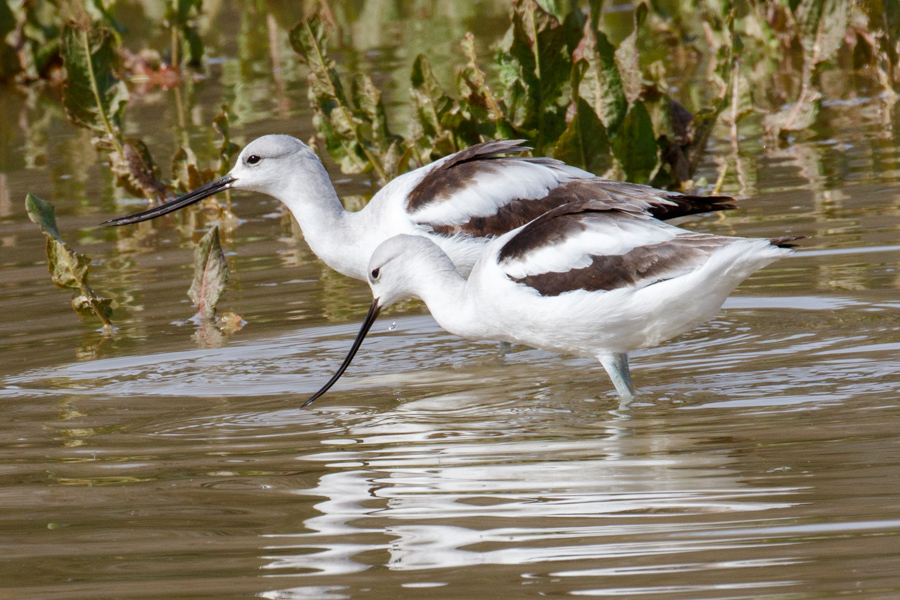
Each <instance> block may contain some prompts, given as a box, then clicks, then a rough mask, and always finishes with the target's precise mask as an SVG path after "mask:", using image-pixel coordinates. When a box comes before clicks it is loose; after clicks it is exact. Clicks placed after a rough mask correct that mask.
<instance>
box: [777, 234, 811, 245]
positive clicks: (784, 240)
mask: <svg viewBox="0 0 900 600" xmlns="http://www.w3.org/2000/svg"><path fill="white" fill-rule="evenodd" d="M805 239H806V236H805V235H785V236H782V237H777V238H771V239H770V240H769V243H770V244H772V245H773V246H777V247H779V248H796V247H797V244H794V243H793V242H796V241H797V240H805Z"/></svg>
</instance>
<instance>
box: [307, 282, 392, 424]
mask: <svg viewBox="0 0 900 600" xmlns="http://www.w3.org/2000/svg"><path fill="white" fill-rule="evenodd" d="M380 312H381V307H380V306H378V298H375V299H374V300H372V306H370V307H369V312H368V314H367V315H366V320H365V321H363V324H362V327H360V328H359V333H357V334H356V339H355V340H353V345H352V346H351V347H350V352H349V354H347V358H345V359H344V362H343V363H341V366H340V367H339V368H338V370H337V373H335V374H334V377H332V378H331V379H329V380H328V383H326V384H325V385H324V386H323V387H322V389H321V390H319V391H318V392H316V393H315V394H313V395H312V397H310V399H309V400H307V401H306V402H304V403H303V406H304V407H307V406H309V405H310V404H312V403H313V402H315V401H316V398H318V397H319V396H321V395H322V394H324V393H325V392H327V391H328V390H329V389H331V386H333V385H334V384H335V383H337V380H338V379H340V378H341V375H343V374H344V371H346V370H347V367H349V366H350V361H351V360H353V357H354V356H356V351H357V350H359V347H360V346H362V343H363V340H364V339H366V334H367V333H369V330H370V329H371V328H372V324H373V323H375V319H377V318H378V313H380Z"/></svg>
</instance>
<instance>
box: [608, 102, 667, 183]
mask: <svg viewBox="0 0 900 600" xmlns="http://www.w3.org/2000/svg"><path fill="white" fill-rule="evenodd" d="M612 148H613V154H614V155H615V157H616V158H617V159H618V161H619V164H620V165H621V166H622V170H623V171H624V172H625V179H626V180H627V181H633V182H635V183H647V182H648V181H649V180H650V175H651V174H652V173H653V171H654V170H655V169H656V164H657V161H658V159H657V152H658V146H657V144H656V135H655V134H654V133H653V122H652V121H651V120H650V114H649V113H648V112H647V107H646V106H644V103H643V102H641V101H640V100H639V101H637V102H634V103H632V105H631V106H629V107H628V113H627V114H626V115H625V120H624V121H623V122H622V126H621V128H620V130H619V133H618V135H617V136H616V137H615V138H613V140H612Z"/></svg>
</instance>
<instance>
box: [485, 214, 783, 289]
mask: <svg viewBox="0 0 900 600" xmlns="http://www.w3.org/2000/svg"><path fill="white" fill-rule="evenodd" d="M794 239H797V238H794V237H791V238H779V239H775V240H769V243H770V244H771V245H773V246H779V247H790V246H791V244H790V242H791V241H793V240H794ZM738 241H746V240H744V239H743V238H734V237H725V236H716V235H708V234H702V233H695V232H691V231H686V230H684V229H680V228H678V227H673V226H671V225H668V224H666V223H663V222H661V221H658V220H656V219H654V218H652V217H651V216H649V215H648V214H647V212H645V211H642V210H641V209H639V208H634V207H633V206H629V205H628V204H625V203H619V204H618V205H615V203H609V202H597V201H588V202H577V203H571V204H568V205H565V206H560V207H558V208H556V209H554V210H552V211H550V212H548V213H546V214H544V215H542V216H541V217H539V218H537V219H535V220H534V221H532V222H531V223H529V224H528V225H526V226H525V227H523V228H522V229H521V230H519V231H518V232H516V233H515V234H512V235H511V237H510V238H509V239H508V240H506V241H505V242H503V240H499V241H498V243H502V244H503V245H502V247H501V248H500V250H499V252H498V254H497V256H496V261H497V265H498V266H499V267H500V269H501V270H502V271H503V272H504V273H505V274H506V276H507V277H509V278H510V279H511V280H513V281H515V282H516V283H519V284H522V285H526V286H528V287H531V288H533V289H534V290H536V291H537V292H538V293H539V294H540V295H542V296H558V295H560V294H562V293H565V292H570V291H574V290H585V291H612V290H615V289H619V288H626V287H629V288H635V289H637V288H642V287H646V286H649V285H652V284H654V283H658V282H660V281H665V280H669V279H673V278H675V277H679V276H681V275H685V274H687V273H690V272H692V271H694V270H697V269H700V268H702V267H703V265H704V264H705V263H706V262H707V261H708V260H709V259H710V257H711V256H712V254H713V253H714V252H716V251H717V250H718V249H720V248H722V247H724V246H727V245H729V244H732V243H735V242H738Z"/></svg>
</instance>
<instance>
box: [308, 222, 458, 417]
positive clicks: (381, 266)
mask: <svg viewBox="0 0 900 600" xmlns="http://www.w3.org/2000/svg"><path fill="white" fill-rule="evenodd" d="M441 256H443V257H444V258H445V259H446V260H445V261H444V263H443V264H442V263H441V262H439V261H437V260H431V259H430V257H441ZM444 265H446V266H447V267H448V268H451V269H452V268H453V266H452V263H450V259H449V258H446V255H445V254H444V253H443V251H442V250H441V249H440V248H438V246H437V245H436V244H435V243H434V242H432V241H431V240H429V239H428V238H426V237H423V236H419V235H397V236H394V237H392V238H390V239H388V240H386V241H384V242H382V243H381V244H380V245H379V246H378V247H377V248H376V249H375V252H373V253H372V257H371V258H370V259H369V270H368V273H367V275H366V277H367V279H368V282H369V287H371V288H372V296H374V299H373V300H372V304H371V306H369V312H368V314H367V315H366V318H365V320H364V321H363V324H362V327H360V328H359V333H358V334H357V335H356V339H355V340H354V341H353V345H352V346H351V347H350V352H349V353H348V354H347V358H345V359H344V362H343V363H341V366H340V367H338V370H337V372H336V373H335V374H334V376H333V377H332V378H331V379H330V380H329V381H328V383H326V384H325V385H324V386H323V387H322V389H320V390H319V391H318V392H316V393H315V394H313V396H312V397H311V398H310V399H309V400H307V401H306V403H305V404H304V405H303V406H309V405H310V404H312V403H313V401H315V400H316V398H318V397H319V396H321V395H322V394H324V393H325V392H327V391H328V390H329V389H331V386H333V385H334V384H335V383H336V382H337V380H338V379H340V378H341V375H343V374H344V371H346V370H347V367H349V366H350V361H352V360H353V357H354V356H356V352H357V350H359V347H360V346H361V345H362V343H363V340H364V339H365V338H366V334H367V333H369V329H371V328H372V325H373V324H374V323H375V319H377V318H378V315H379V313H381V309H383V308H384V307H386V306H390V305H391V304H394V303H395V302H398V301H400V300H403V299H405V298H409V297H410V296H412V295H413V294H414V291H415V290H416V289H417V287H418V286H417V285H416V278H418V277H427V276H428V273H429V272H430V271H429V269H430V268H434V267H438V268H442V267H444ZM422 267H424V269H423V268H422Z"/></svg>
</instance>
